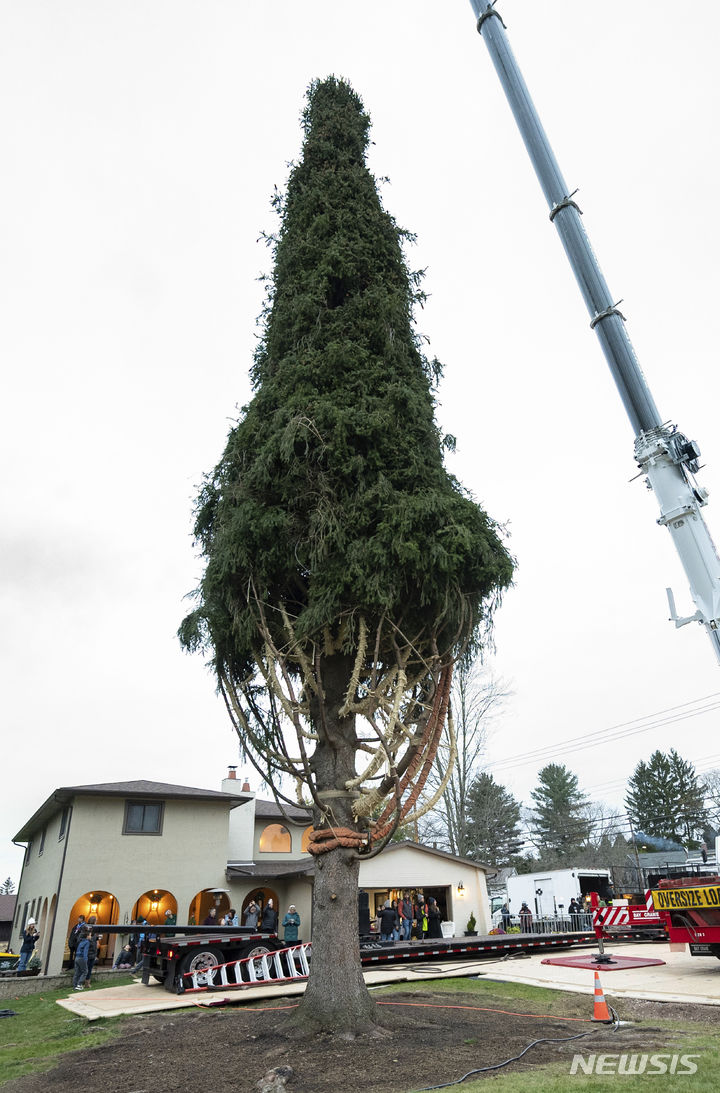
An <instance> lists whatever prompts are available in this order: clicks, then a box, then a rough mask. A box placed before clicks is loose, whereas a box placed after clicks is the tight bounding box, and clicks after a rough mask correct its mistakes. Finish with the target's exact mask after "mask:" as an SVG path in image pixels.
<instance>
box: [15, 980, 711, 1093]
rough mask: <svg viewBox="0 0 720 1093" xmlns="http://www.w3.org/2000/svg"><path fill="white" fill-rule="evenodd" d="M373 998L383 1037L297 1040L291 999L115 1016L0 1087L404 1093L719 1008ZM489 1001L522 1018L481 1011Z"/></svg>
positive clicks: (93, 1091)
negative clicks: (595, 1019) (606, 1016)
mask: <svg viewBox="0 0 720 1093" xmlns="http://www.w3.org/2000/svg"><path fill="white" fill-rule="evenodd" d="M498 989H499V992H500V991H501V987H499V988H498ZM380 1000H381V999H380V998H378V1001H380ZM382 1002H383V1004H382V1006H381V1008H380V1019H381V1021H382V1024H383V1025H384V1026H385V1029H386V1034H385V1035H383V1036H380V1037H370V1036H368V1037H359V1038H358V1039H356V1040H354V1041H350V1042H345V1041H340V1040H338V1039H336V1038H332V1037H328V1036H317V1037H313V1038H311V1039H298V1038H297V1035H296V1034H295V1035H293V1034H292V1032H291V1030H290V1029H289V1028H288V1020H289V1018H290V1017H291V1014H292V1010H291V1009H290V1008H289V1007H291V1006H294V1004H295V1000H293V999H287V1000H280V999H278V1001H277V1003H276V1004H275V1006H271V1007H266V1008H260V1007H259V1006H258V1007H252V1008H251V1007H250V1006H248V1005H243V1006H231V1007H225V1008H222V1009H220V1008H217V1009H202V1010H201V1009H195V1010H189V1011H180V1010H176V1011H174V1012H172V1013H162V1014H150V1015H145V1016H138V1017H134V1018H132V1019H128V1020H125V1021H124V1024H123V1032H122V1034H121V1035H120V1036H119V1037H118V1038H116V1039H114V1040H112V1041H110V1042H109V1043H107V1044H105V1045H103V1046H102V1047H99V1048H95V1049H92V1050H89V1051H81V1052H75V1053H73V1054H72V1055H66V1056H63V1057H61V1058H60V1060H59V1062H58V1064H57V1066H55V1067H54V1069H52V1070H50V1071H48V1072H46V1073H43V1074H35V1075H28V1076H26V1077H24V1078H19V1079H17V1080H15V1081H14V1082H10V1083H9V1084H8V1085H6V1086H5V1087H4V1090H3V1093H5V1090H7V1093H31V1091H32V1093H40V1091H42V1093H78V1090H82V1091H83V1093H108V1091H111V1093H166V1091H167V1093H171V1091H172V1093H198V1090H212V1091H213V1093H231V1091H232V1093H245V1091H247V1093H258V1090H260V1089H262V1088H263V1087H262V1079H263V1077H264V1075H266V1074H267V1073H268V1072H269V1071H272V1070H274V1069H275V1068H288V1067H289V1068H291V1072H290V1073H289V1074H288V1073H287V1071H281V1073H285V1074H287V1084H286V1085H282V1084H278V1085H276V1086H271V1087H267V1086H266V1087H265V1088H266V1089H267V1088H272V1089H277V1090H278V1091H280V1090H285V1091H286V1093H407V1091H410V1090H420V1089H423V1088H426V1087H428V1086H433V1085H438V1084H440V1083H443V1082H451V1081H454V1080H457V1079H458V1078H461V1077H462V1076H463V1075H465V1074H467V1073H468V1071H471V1070H475V1069H477V1068H479V1067H483V1066H492V1065H493V1064H496V1063H498V1062H501V1061H502V1060H504V1059H507V1058H509V1057H510V1056H513V1055H517V1054H519V1053H520V1052H521V1051H522V1050H523V1048H525V1047H526V1046H527V1045H528V1044H529V1043H530V1042H531V1041H532V1040H535V1039H539V1038H544V1037H549V1038H556V1037H557V1038H559V1037H568V1036H573V1035H575V1034H577V1033H580V1032H588V1031H589V1032H590V1036H588V1037H587V1038H585V1039H582V1040H574V1041H570V1042H568V1043H565V1044H557V1043H556V1044H541V1045H539V1046H538V1047H535V1048H532V1050H531V1051H529V1052H528V1053H527V1055H525V1056H524V1058H523V1059H522V1060H520V1061H519V1062H516V1063H513V1064H512V1069H513V1070H514V1071H515V1072H518V1071H522V1070H527V1069H528V1068H535V1067H537V1065H538V1064H543V1063H549V1062H554V1063H557V1062H560V1061H562V1060H563V1059H567V1062H568V1066H569V1064H570V1060H571V1059H572V1056H573V1054H574V1053H575V1052H583V1053H586V1052H592V1051H595V1052H603V1051H612V1052H622V1051H678V1052H680V1051H683V1050H684V1046H683V1040H685V1039H687V1034H686V1033H683V1032H669V1031H668V1030H667V1029H666V1028H665V1027H658V1024H657V1022H658V1020H661V1021H662V1022H663V1025H664V1024H665V1022H667V1021H668V1020H671V1021H678V1022H687V1021H691V1022H693V1024H694V1025H696V1026H697V1028H698V1031H701V1032H702V1031H708V1032H710V1031H711V1032H712V1034H713V1035H716V1034H717V1032H718V1030H719V1029H720V1007H712V1006H675V1005H666V1004H662V1003H654V1002H641V1001H637V1002H629V1001H623V1002H622V1004H620V1005H619V1006H618V1007H617V1008H618V1011H619V1015H620V1017H621V1018H622V1019H623V1020H628V1021H632V1022H634V1024H633V1025H631V1026H630V1027H623V1028H620V1029H619V1030H617V1031H615V1032H612V1031H609V1030H608V1028H607V1026H604V1025H603V1026H599V1025H592V1024H590V1023H588V1022H583V1023H579V1022H575V1021H568V1020H560V1017H561V1016H564V1017H570V1016H578V1017H582V1018H588V1017H589V1016H590V1007H591V1004H592V1003H591V999H589V998H584V997H582V996H571V995H560V994H559V995H558V999H557V1003H553V1005H552V1016H543V1015H541V1014H540V1011H539V1009H538V1006H537V1005H536V1004H535V1003H527V1004H526V1003H514V1004H512V1005H508V1001H507V998H506V997H505V998H503V997H502V994H501V993H498V996H497V997H495V998H494V997H493V994H492V990H491V991H490V992H488V990H487V989H486V990H483V992H482V994H481V995H478V996H477V997H474V996H473V995H472V994H469V993H467V992H463V993H459V992H458V993H457V994H452V993H445V992H444V993H442V994H440V993H437V994H435V993H433V992H432V990H428V989H426V990H422V991H415V990H411V989H409V990H407V991H403V992H402V993H393V994H385V995H383V996H382ZM474 1006H477V1007H484V1008H482V1009H481V1008H471V1007H474ZM281 1007H282V1008H281ZM492 1007H498V1008H501V1009H503V1010H505V1011H507V1010H515V1011H521V1012H522V1013H523V1014H531V1015H532V1016H518V1015H513V1014H512V1013H508V1012H504V1013H499V1012H489V1010H491V1009H492ZM478 1077H480V1075H478ZM455 1088H456V1089H457V1090H462V1088H463V1087H462V1086H457V1087H455Z"/></svg>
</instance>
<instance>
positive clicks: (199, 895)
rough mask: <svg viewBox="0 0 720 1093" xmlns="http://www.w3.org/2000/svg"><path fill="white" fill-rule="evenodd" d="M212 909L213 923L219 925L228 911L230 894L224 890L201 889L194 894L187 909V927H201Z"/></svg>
mask: <svg viewBox="0 0 720 1093" xmlns="http://www.w3.org/2000/svg"><path fill="white" fill-rule="evenodd" d="M213 907H214V908H215V922H217V923H218V924H219V923H220V920H221V919H222V918H224V916H225V915H226V914H227V913H228V911H229V910H230V893H229V892H228V890H227V889H226V888H203V889H202V890H201V891H200V892H196V893H195V895H194V896H193V898H192V899H191V900H190V906H189V907H188V925H189V926H202V925H203V923H204V922H205V919H206V918H208V916H209V914H210V909H211V908H213Z"/></svg>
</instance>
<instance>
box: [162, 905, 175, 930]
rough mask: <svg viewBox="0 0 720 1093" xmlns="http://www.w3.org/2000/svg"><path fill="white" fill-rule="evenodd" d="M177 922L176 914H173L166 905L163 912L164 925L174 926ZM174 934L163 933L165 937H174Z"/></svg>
mask: <svg viewBox="0 0 720 1093" xmlns="http://www.w3.org/2000/svg"><path fill="white" fill-rule="evenodd" d="M176 924H177V915H176V914H173V912H172V910H171V909H170V908H169V907H168V909H167V911H166V912H165V925H166V926H175V925H176ZM174 936H175V935H174V934H165V937H174Z"/></svg>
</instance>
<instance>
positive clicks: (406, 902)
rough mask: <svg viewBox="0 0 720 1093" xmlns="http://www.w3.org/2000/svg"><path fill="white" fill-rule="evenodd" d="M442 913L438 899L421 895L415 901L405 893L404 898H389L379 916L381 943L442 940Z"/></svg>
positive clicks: (378, 925)
mask: <svg viewBox="0 0 720 1093" xmlns="http://www.w3.org/2000/svg"><path fill="white" fill-rule="evenodd" d="M441 922H442V912H441V911H440V908H439V906H438V902H437V900H436V899H435V897H434V896H428V898H427V899H425V896H424V895H423V893H422V892H418V893H417V894H416V896H415V898H414V899H412V898H411V896H410V893H409V892H403V895H402V899H399V900H397V899H393V900H390V899H386V900H385V903H384V904H383V907H382V909H381V910H380V912H379V913H378V916H377V927H378V930H379V932H380V940H381V941H410V939H411V938H416V939H418V940H422V938H424V937H442V929H441V926H440V924H441Z"/></svg>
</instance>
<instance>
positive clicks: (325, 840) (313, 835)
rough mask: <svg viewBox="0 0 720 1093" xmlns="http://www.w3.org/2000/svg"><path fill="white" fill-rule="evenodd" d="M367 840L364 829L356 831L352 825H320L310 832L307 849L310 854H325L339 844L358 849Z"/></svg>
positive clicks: (365, 843)
mask: <svg viewBox="0 0 720 1093" xmlns="http://www.w3.org/2000/svg"><path fill="white" fill-rule="evenodd" d="M367 842H368V836H367V833H366V832H364V831H356V830H354V829H353V828H352V827H322V828H320V829H319V830H315V831H311V832H310V834H309V836H308V845H307V849H308V852H309V853H310V854H315V855H318V854H327V852H328V851H329V850H336V849H337V848H338V847H339V846H343V847H347V848H348V849H350V850H360V849H362V847H364V846H366V845H367Z"/></svg>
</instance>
